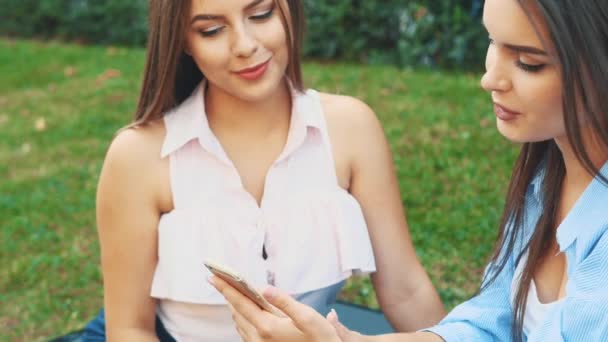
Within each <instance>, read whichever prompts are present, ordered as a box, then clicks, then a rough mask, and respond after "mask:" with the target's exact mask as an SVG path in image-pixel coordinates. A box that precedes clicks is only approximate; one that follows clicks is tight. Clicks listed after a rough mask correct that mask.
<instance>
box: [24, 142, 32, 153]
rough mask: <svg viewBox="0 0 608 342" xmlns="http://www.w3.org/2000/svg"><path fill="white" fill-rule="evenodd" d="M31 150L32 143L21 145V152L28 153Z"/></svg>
mask: <svg viewBox="0 0 608 342" xmlns="http://www.w3.org/2000/svg"><path fill="white" fill-rule="evenodd" d="M30 152H32V144H30V143H23V145H21V154H28V153H30Z"/></svg>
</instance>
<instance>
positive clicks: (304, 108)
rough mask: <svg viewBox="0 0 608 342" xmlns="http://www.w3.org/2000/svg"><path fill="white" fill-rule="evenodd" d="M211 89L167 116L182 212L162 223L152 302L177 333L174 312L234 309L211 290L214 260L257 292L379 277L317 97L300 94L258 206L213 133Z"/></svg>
mask: <svg viewBox="0 0 608 342" xmlns="http://www.w3.org/2000/svg"><path fill="white" fill-rule="evenodd" d="M204 86H205V84H204V82H203V83H201V85H199V86H198V87H197V88H196V89H195V91H194V92H193V93H192V95H191V96H190V97H189V98H188V99H186V100H185V101H184V102H183V103H182V104H180V105H179V106H177V107H176V108H175V109H173V110H172V111H170V112H169V113H167V115H166V116H165V117H164V121H165V125H166V131H167V133H166V137H165V141H164V143H163V146H162V150H161V157H163V158H165V157H168V158H169V161H170V175H171V188H172V195H173V203H174V209H173V210H172V211H171V212H169V213H166V214H164V215H162V217H161V218H160V222H159V226H158V264H157V267H156V270H155V273H154V278H153V282H152V290H151V296H152V297H155V298H159V299H160V308H159V314H160V316H161V319H163V317H164V318H165V319H163V322H164V323H167V324H166V325H168V330H169V332H171V330H174V331H175V330H179V329H187V328H185V327H179V325H180V324H179V322H173V321H175V320H176V319H175V317H178V316H179V315H177V316H176V315H171V313H170V312H169V311H171V310H172V309H171V308H174V307H175V306H176V305H177V306H180V305H181V306H182V307H183V306H184V305H186V306H188V307H189V308H190V309H192V310H194V311H197V310H202V308H204V307H209V306H217V305H220V306H221V308H222V310H227V309H226V306H225V303H226V302H225V300H224V298H223V297H222V296H221V294H220V293H218V292H217V290H215V288H213V287H212V286H210V285H209V284H208V283H207V280H206V279H207V277H208V276H209V275H210V273H209V272H208V271H207V269H206V268H205V267H204V265H203V261H204V260H206V259H211V260H214V261H216V262H218V263H221V264H225V265H227V266H229V267H230V268H231V269H234V270H236V271H238V272H239V273H240V274H241V275H242V276H244V277H245V278H246V279H247V280H248V281H249V282H251V283H252V284H253V285H254V286H256V287H258V288H262V287H264V286H265V284H269V283H270V284H273V285H275V286H277V287H279V288H281V289H283V290H285V291H287V292H289V293H291V294H294V295H298V294H304V293H309V292H311V291H315V290H320V289H323V288H327V287H331V286H332V285H335V284H337V283H340V282H342V281H343V280H345V279H346V278H348V277H349V276H351V275H352V274H353V273H356V272H363V273H367V272H373V271H375V262H374V255H373V251H372V247H371V243H370V239H369V234H368V231H367V226H366V223H365V219H364V217H363V213H362V211H361V207H360V206H359V204H358V202H357V201H356V200H355V198H354V197H353V196H352V195H350V194H349V193H348V192H347V191H345V190H344V189H342V188H341V187H340V186H339V184H338V180H337V177H336V172H335V165H334V160H333V156H332V149H331V144H330V141H329V136H328V132H327V127H326V124H325V117H324V114H323V110H322V108H321V103H320V100H319V96H318V93H317V92H316V91H314V90H308V91H306V92H305V93H300V92H297V91H295V90H294V91H293V92H292V96H293V101H292V116H291V121H290V128H289V132H288V137H287V143H286V145H285V147H284V150H283V151H282V153H281V154H280V155H279V157H278V158H277V160H276V161H275V162H274V163H273V164H272V166H271V167H270V169H269V171H268V174H267V176H266V182H265V188H264V195H263V198H262V201H261V205H260V206H258V204H257V202H256V201H255V199H254V198H253V197H252V196H251V194H249V193H248V192H247V191H246V190H245V189H244V188H243V186H242V184H241V180H240V177H239V174H238V173H237V170H236V168H235V167H234V165H233V163H232V162H231V161H230V159H229V158H228V156H227V155H226V153H225V152H224V150H223V149H222V146H221V145H220V142H219V141H218V140H217V138H216V137H215V135H214V134H213V132H212V131H211V129H210V127H209V124H208V121H207V117H206V115H205V101H204V91H203V89H204ZM263 247H264V249H265V251H266V256H267V257H266V258H264V256H263V254H262V249H263ZM334 296H335V294H334ZM332 300H333V299H332ZM197 306H198V308H196V307H197ZM190 309H188V310H189V312H190V313H189V314H188V315H189V317H190V318H192V315H193V314H192V310H190ZM176 310H179V309H176ZM225 312H227V311H225ZM194 316H196V314H194ZM199 316H201V318H203V317H207V318H204V319H206V320H209V318H208V316H209V315H205V314H202V313H201V314H200V315H199ZM171 317H174V318H171ZM228 317H229V315H228ZM189 325H191V324H189ZM214 325H215V326H217V324H214ZM172 326H173V327H175V328H174V329H171V327H172ZM232 329H234V328H232ZM203 334H204V333H203ZM207 337H209V338H210V339H209V340H212V339H213V338H212V336H207ZM199 338H200V335H199ZM218 340H220V339H218Z"/></svg>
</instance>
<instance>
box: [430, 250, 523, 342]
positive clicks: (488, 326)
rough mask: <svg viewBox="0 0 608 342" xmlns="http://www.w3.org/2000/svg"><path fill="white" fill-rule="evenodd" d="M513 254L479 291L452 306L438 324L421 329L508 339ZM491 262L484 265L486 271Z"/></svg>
mask: <svg viewBox="0 0 608 342" xmlns="http://www.w3.org/2000/svg"><path fill="white" fill-rule="evenodd" d="M512 266H513V258H510V259H509V261H508V262H507V264H506V265H505V267H504V268H503V269H502V271H501V272H500V273H499V274H498V276H497V278H496V279H495V280H494V281H493V282H492V283H491V284H490V285H488V286H487V287H486V288H485V289H484V290H483V291H481V293H479V294H478V295H476V296H475V297H473V298H471V299H469V300H468V301H466V302H464V303H462V304H460V305H458V306H457V307H456V308H454V309H453V310H452V311H451V312H450V313H449V314H448V315H447V316H446V317H445V318H444V319H443V320H442V321H441V322H439V324H437V325H436V326H434V327H432V328H429V329H424V330H425V331H429V332H432V333H434V334H437V335H439V336H441V338H443V339H444V340H445V341H446V342H452V341H510V340H511V322H512V310H511V303H510V295H509V294H510V293H511V282H512V279H513V273H514V270H513V267H512ZM490 269H491V266H488V267H486V271H485V273H486V275H487V273H488V272H489V270H490Z"/></svg>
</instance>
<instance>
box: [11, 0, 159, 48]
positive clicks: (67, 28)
mask: <svg viewBox="0 0 608 342" xmlns="http://www.w3.org/2000/svg"><path fill="white" fill-rule="evenodd" d="M147 8H148V1H146V0H130V1H124V0H103V1H99V0H2V14H0V34H5V35H10V36H20V37H41V38H63V39H68V40H78V41H82V42H86V43H99V44H121V45H143V44H144V43H145V41H146V34H147V14H148V9H147Z"/></svg>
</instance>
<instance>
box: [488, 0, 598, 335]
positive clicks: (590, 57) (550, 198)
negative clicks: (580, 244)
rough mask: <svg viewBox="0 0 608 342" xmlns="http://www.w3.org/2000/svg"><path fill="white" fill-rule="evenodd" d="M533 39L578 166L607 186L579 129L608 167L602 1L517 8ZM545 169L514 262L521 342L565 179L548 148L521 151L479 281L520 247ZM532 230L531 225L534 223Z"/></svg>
mask: <svg viewBox="0 0 608 342" xmlns="http://www.w3.org/2000/svg"><path fill="white" fill-rule="evenodd" d="M518 1H519V3H520V5H521V6H522V8H523V9H524V10H525V12H526V14H527V15H528V17H529V19H530V20H531V22H532V23H533V24H534V26H535V28H536V31H537V32H540V31H541V30H540V27H541V26H542V27H546V29H547V31H548V32H549V37H548V39H549V41H544V40H543V44H544V45H545V47H549V46H550V47H551V50H552V51H554V53H555V56H554V57H555V60H556V61H557V64H558V67H559V68H560V73H561V82H562V107H563V111H564V124H565V127H566V135H567V137H568V141H569V143H570V145H571V146H572V148H573V150H574V153H575V155H576V157H577V159H578V160H579V162H580V163H581V164H582V165H583V166H584V167H585V169H586V170H587V172H588V173H589V174H590V175H593V176H596V177H597V178H598V179H600V180H601V181H602V182H603V183H604V185H605V186H608V180H607V179H606V176H607V175H602V174H600V173H599V171H600V170H599V169H598V167H597V165H594V163H593V161H592V157H591V155H590V151H589V150H588V148H589V147H588V146H586V145H585V143H584V137H583V132H584V129H583V128H591V135H592V137H593V138H594V139H595V142H597V143H598V145H599V146H601V147H602V148H604V149H603V150H602V153H604V155H603V157H604V159H608V152H607V151H606V146H608V97H607V96H606V95H605V94H606V92H607V91H608V3H607V2H606V1H605V0H589V1H580V0H518ZM541 167H542V168H543V169H544V172H545V174H544V179H543V182H542V185H541V191H540V193H541V197H542V214H541V215H540V218H539V219H538V221H537V222H536V223H535V230H534V232H533V233H532V237H531V239H530V240H529V241H527V242H526V244H525V245H524V247H525V248H524V250H523V251H522V252H521V253H519V254H518V255H515V260H516V261H517V262H518V261H519V260H524V259H522V255H523V254H524V253H526V252H527V253H528V256H527V259H526V262H525V265H524V267H523V271H522V276H521V281H520V283H519V285H518V288H517V292H516V295H515V303H514V309H513V324H512V330H511V334H512V337H513V339H514V340H515V341H518V342H520V341H522V340H523V319H524V313H525V310H526V304H527V303H526V301H527V298H528V292H529V289H530V283H531V281H532V279H533V277H534V273H535V271H536V270H537V269H538V267H539V265H540V263H541V262H542V260H543V258H544V257H545V256H546V255H547V253H548V252H549V249H550V248H551V242H552V241H553V239H554V238H555V227H556V225H557V223H558V222H557V220H558V218H557V213H558V209H559V204H560V201H561V189H562V184H563V181H564V177H565V174H566V169H565V165H564V159H563V157H562V154H561V151H560V150H559V148H558V146H557V144H556V143H555V141H554V140H548V141H543V142H536V143H526V144H523V146H522V148H521V151H520V154H519V157H518V158H517V161H516V162H515V165H514V167H513V171H512V176H511V183H510V184H509V189H508V194H507V198H506V201H505V208H504V212H503V215H502V218H501V222H500V232H499V236H498V240H497V246H496V249H495V252H494V254H493V256H492V260H491V265H493V267H491V268H490V269H489V270H490V271H489V272H488V273H487V274H486V279H484V285H483V286H482V288H481V291H483V290H484V289H485V288H487V286H488V285H490V284H491V283H492V282H493V281H495V280H496V278H497V276H498V275H499V273H500V272H502V271H503V270H504V268H505V266H506V264H507V262H508V260H509V259H510V258H511V257H512V256H513V253H514V249H515V246H517V245H518V244H520V243H521V242H522V240H521V239H522V237H523V235H524V232H523V229H524V226H525V224H526V223H525V222H524V217H525V212H524V211H525V198H526V193H527V190H528V186H529V185H530V182H531V181H532V179H533V177H534V176H535V173H536V172H537V171H538V170H539V168H541ZM533 224H534V222H533Z"/></svg>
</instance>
